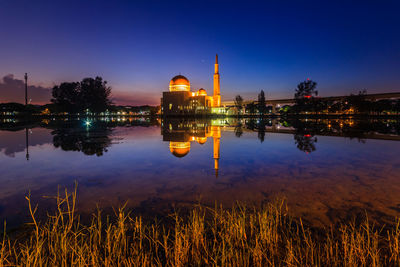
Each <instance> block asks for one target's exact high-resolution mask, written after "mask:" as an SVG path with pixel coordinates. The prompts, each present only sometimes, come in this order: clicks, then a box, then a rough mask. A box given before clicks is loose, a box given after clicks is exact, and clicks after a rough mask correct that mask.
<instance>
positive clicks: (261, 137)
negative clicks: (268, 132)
mask: <svg viewBox="0 0 400 267" xmlns="http://www.w3.org/2000/svg"><path fill="white" fill-rule="evenodd" d="M257 130H258V134H257V136H258V139H259V140H260V142H261V143H262V142H264V139H265V121H264V120H263V119H261V120H259V121H258V124H257Z"/></svg>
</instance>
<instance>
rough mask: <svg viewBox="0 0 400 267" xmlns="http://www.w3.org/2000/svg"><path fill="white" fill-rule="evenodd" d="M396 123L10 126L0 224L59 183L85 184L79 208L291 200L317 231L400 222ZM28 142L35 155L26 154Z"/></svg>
mask: <svg viewBox="0 0 400 267" xmlns="http://www.w3.org/2000/svg"><path fill="white" fill-rule="evenodd" d="M399 125H400V124H399V122H397V121H393V120H392V121H373V122H371V121H370V122H363V121H352V120H347V121H338V120H332V121H326V120H319V121H316V120H312V121H311V120H308V121H304V120H303V121H289V122H287V121H282V120H280V121H270V120H264V121H260V120H251V121H250V120H242V121H232V120H222V119H220V120H213V121H211V120H209V121H207V120H205V121H183V120H170V121H163V122H161V121H149V119H140V120H137V119H131V120H130V121H129V120H128V119H125V118H122V119H120V121H119V122H118V120H116V121H115V122H112V121H105V120H92V121H90V122H88V123H86V120H69V121H57V120H56V121H52V120H50V121H42V122H37V123H30V124H24V123H21V122H6V121H4V122H3V123H2V124H1V128H0V170H1V173H0V182H1V187H0V219H1V220H2V221H3V220H5V219H7V221H8V222H10V224H11V225H13V224H15V225H16V224H19V223H21V222H25V221H26V220H27V217H26V213H27V205H26V200H25V198H24V196H25V195H27V194H28V192H29V191H31V194H32V196H33V197H34V200H35V202H37V203H39V209H40V208H41V207H43V209H46V207H47V206H48V205H50V204H49V202H50V200H49V199H48V198H44V197H43V196H54V195H56V194H57V188H58V186H61V187H68V188H73V185H74V181H77V182H78V211H79V212H81V213H87V214H90V213H91V212H93V210H94V209H95V207H96V206H97V205H98V206H100V207H101V208H103V209H105V210H110V207H118V206H120V205H122V204H124V203H125V202H127V205H128V207H129V208H132V209H133V210H137V211H140V212H141V213H147V214H152V213H154V214H168V213H169V212H171V210H173V209H175V208H177V207H178V208H179V207H185V206H186V207H187V206H190V205H192V204H196V203H199V202H200V203H203V204H205V205H211V206H213V205H214V204H215V203H220V204H223V205H224V206H230V205H231V204H233V203H235V202H236V201H242V202H246V203H249V204H256V205H259V204H261V203H263V202H268V201H271V200H274V199H276V198H277V197H278V198H281V197H284V198H285V199H286V200H287V203H288V205H289V208H290V211H291V212H292V213H293V214H294V215H295V216H301V217H302V218H304V219H305V220H306V221H308V222H311V223H313V224H315V225H328V224H331V223H334V222H336V221H337V220H346V219H351V218H352V217H354V216H356V215H358V214H364V213H365V212H367V213H368V215H369V216H370V217H372V218H374V219H377V220H379V221H382V222H385V223H390V222H391V220H392V217H393V216H400V157H399V152H400V136H399V132H400V127H399ZM27 145H28V149H27Z"/></svg>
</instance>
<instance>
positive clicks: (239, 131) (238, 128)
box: [234, 123, 243, 138]
mask: <svg viewBox="0 0 400 267" xmlns="http://www.w3.org/2000/svg"><path fill="white" fill-rule="evenodd" d="M234 131H235V135H236V137H237V138H240V137H241V136H242V135H243V126H242V124H241V123H239V124H238V125H236V126H235V130H234Z"/></svg>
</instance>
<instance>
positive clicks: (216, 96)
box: [213, 55, 221, 107]
mask: <svg viewBox="0 0 400 267" xmlns="http://www.w3.org/2000/svg"><path fill="white" fill-rule="evenodd" d="M220 106H221V93H220V83H219V69H218V55H215V71H214V96H213V107H220Z"/></svg>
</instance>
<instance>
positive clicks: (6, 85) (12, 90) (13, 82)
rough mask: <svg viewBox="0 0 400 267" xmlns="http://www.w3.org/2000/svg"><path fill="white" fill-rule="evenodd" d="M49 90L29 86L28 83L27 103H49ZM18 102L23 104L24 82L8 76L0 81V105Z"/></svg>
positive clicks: (10, 75)
mask: <svg viewBox="0 0 400 267" xmlns="http://www.w3.org/2000/svg"><path fill="white" fill-rule="evenodd" d="M50 98H51V88H45V87H42V86H34V85H29V81H28V101H29V99H32V101H31V103H32V104H46V103H49V102H50ZM2 102H18V103H25V82H24V81H23V80H18V79H14V75H12V74H8V75H6V76H4V77H3V79H2V80H0V103H2Z"/></svg>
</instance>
